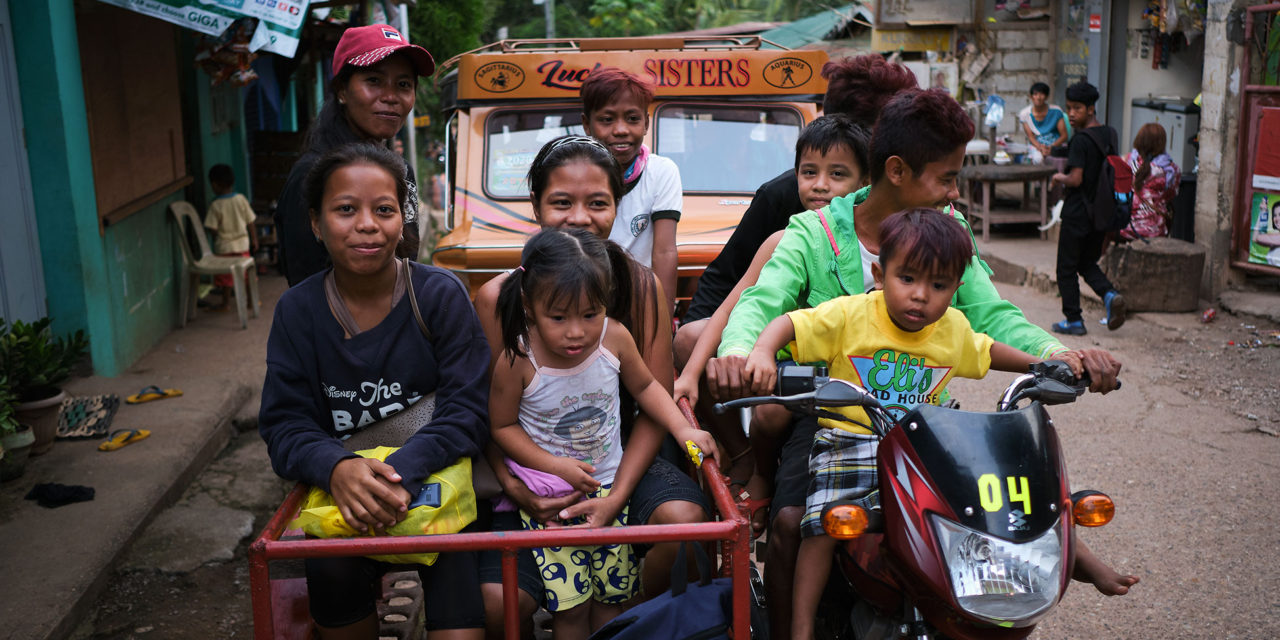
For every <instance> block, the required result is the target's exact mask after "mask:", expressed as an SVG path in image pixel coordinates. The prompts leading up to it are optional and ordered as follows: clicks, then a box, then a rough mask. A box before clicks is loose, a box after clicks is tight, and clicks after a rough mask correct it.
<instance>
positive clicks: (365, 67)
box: [274, 24, 435, 287]
mask: <svg viewBox="0 0 1280 640" xmlns="http://www.w3.org/2000/svg"><path fill="white" fill-rule="evenodd" d="M434 71H435V62H434V61H433V60H432V59H431V54H429V53H427V50H426V49H423V48H422V47H419V46H417V45H412V44H409V43H408V41H407V40H406V39H405V38H404V36H402V35H401V34H400V32H399V31H397V30H396V29H395V28H394V27H392V26H390V25H385V24H372V25H368V26H364V27H352V28H350V29H347V30H346V31H344V32H342V38H341V39H340V40H339V41H338V46H337V48H336V49H334V52H333V80H331V81H330V82H329V94H328V97H327V98H326V99H325V101H324V105H323V106H322V107H321V108H320V114H319V115H317V116H316V119H315V122H313V123H312V124H311V128H310V129H309V130H308V131H307V140H306V143H305V147H304V149H303V154H302V157H301V158H299V159H298V161H297V162H295V163H294V165H293V168H292V169H290V170H289V177H288V179H287V180H286V181H285V185H284V189H283V190H281V192H280V196H279V197H278V198H276V211H275V216H274V218H275V224H276V229H278V230H279V234H280V268H281V270H282V271H283V272H284V275H285V278H286V279H288V281H289V286H291V287H292V286H294V285H297V284H298V283H299V282H302V281H303V280H305V279H306V278H307V277H308V276H310V275H311V274H313V273H319V272H320V271H323V270H324V268H325V267H327V266H329V254H328V253H327V252H326V251H325V248H324V247H323V246H321V245H320V244H319V243H317V242H315V240H314V239H313V238H312V234H311V219H310V216H309V215H308V213H307V203H306V199H305V194H304V192H303V189H304V182H305V181H306V178H307V174H308V173H309V172H310V171H311V167H312V166H314V165H315V163H316V162H317V161H318V160H319V159H320V157H321V156H323V155H324V154H325V153H327V152H329V151H330V150H331V149H334V148H336V147H338V146H341V145H343V144H348V143H351V142H376V143H385V142H386V141H387V140H390V139H391V138H393V137H394V136H395V135H396V134H397V133H399V132H400V130H401V129H402V128H403V127H404V123H405V120H406V119H407V118H408V116H409V112H410V111H412V110H413V104H414V101H415V99H416V95H417V94H416V89H417V86H418V76H430V75H431V74H432V72H434ZM405 179H406V180H407V181H408V182H407V184H408V189H409V191H408V196H407V198H406V206H405V221H406V222H407V223H410V224H406V225H405V228H404V231H405V242H402V243H400V248H399V251H400V253H399V254H398V255H399V256H400V257H403V258H416V257H417V253H418V227H417V225H416V224H413V222H414V219H415V216H416V215H417V213H418V188H417V182H416V180H415V178H414V176H413V172H411V171H410V172H407V173H405Z"/></svg>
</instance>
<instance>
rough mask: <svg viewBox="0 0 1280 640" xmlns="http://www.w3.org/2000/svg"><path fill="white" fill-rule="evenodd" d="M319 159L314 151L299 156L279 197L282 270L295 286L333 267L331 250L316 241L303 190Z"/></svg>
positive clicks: (278, 223) (277, 202) (277, 201)
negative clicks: (330, 260)
mask: <svg viewBox="0 0 1280 640" xmlns="http://www.w3.org/2000/svg"><path fill="white" fill-rule="evenodd" d="M318 159H319V156H317V155H315V154H312V153H308V154H306V155H304V156H302V157H301V158H299V159H298V161H297V162H296V163H294V165H293V169H290V170H289V178H288V180H286V181H285V183H284V189H283V190H282V191H281V192H280V197H279V198H277V199H276V216H275V220H276V229H277V230H278V234H279V242H280V264H281V271H283V272H284V275H285V278H286V279H288V281H289V286H291V287H292V286H294V285H296V284H298V283H299V282H302V281H303V280H306V279H307V277H308V276H310V275H312V274H314V273H319V272H321V271H324V269H325V268H326V267H328V266H329V253H328V252H327V251H325V248H324V245H323V244H321V243H319V242H318V241H316V237H315V233H314V232H313V231H312V230H311V214H310V211H309V207H307V202H306V200H307V198H306V194H305V193H304V192H303V189H304V185H303V183H304V182H306V179H307V173H308V172H310V171H311V167H312V166H314V165H315V163H316V160H318Z"/></svg>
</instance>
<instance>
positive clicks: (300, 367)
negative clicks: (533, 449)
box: [258, 143, 490, 639]
mask: <svg viewBox="0 0 1280 640" xmlns="http://www.w3.org/2000/svg"><path fill="white" fill-rule="evenodd" d="M404 171H405V165H404V160H403V159H402V158H400V157H399V156H397V155H395V154H394V153H392V152H391V151H389V150H387V149H386V148H385V147H380V146H378V145H374V144H370V143H353V144H350V145H344V146H341V147H339V148H337V149H335V150H333V151H331V152H330V153H328V154H326V155H325V156H324V157H322V158H320V159H319V161H318V162H317V163H316V164H315V167H314V168H313V169H312V171H311V173H310V174H309V175H308V178H307V182H306V202H307V204H308V207H309V212H310V219H311V229H312V233H313V234H314V236H315V238H316V239H317V241H318V242H319V243H320V244H321V246H323V247H325V249H326V252H327V254H328V256H329V259H330V261H331V262H332V266H331V267H330V268H328V269H325V270H324V271H322V272H320V273H317V274H315V275H313V276H311V277H309V278H307V279H306V280H303V281H302V282H301V283H299V284H298V285H297V286H295V287H293V288H292V289H289V290H288V291H286V292H285V294H284V295H283V296H282V297H281V298H280V302H279V303H278V304H277V305H276V310H275V318H274V319H273V321H272V325H271V334H270V337H269V339H268V342H267V375H266V380H265V382H264V383H263V387H262V407H261V410H260V412H259V415H258V430H259V432H260V433H261V435H262V438H263V440H265V441H266V443H267V452H268V454H269V455H270V457H271V466H272V468H273V469H274V470H275V472H276V473H277V474H279V475H280V476H281V477H283V478H286V479H289V480H295V481H299V482H305V483H307V484H310V485H312V486H315V487H319V488H321V489H323V490H325V491H327V492H328V493H329V494H331V495H332V496H333V498H334V501H335V502H336V503H337V505H338V507H339V510H340V511H341V512H342V516H343V519H344V520H346V521H347V522H348V523H350V524H351V525H352V526H354V527H355V528H357V529H359V530H361V531H367V530H368V529H369V528H370V527H372V528H373V529H384V528H386V527H389V526H391V525H394V524H395V523H397V522H399V521H400V520H403V519H404V517H405V514H406V511H407V508H408V505H409V504H410V503H411V502H412V501H413V498H414V497H415V496H418V493H419V492H420V491H422V488H423V481H424V480H425V479H426V478H427V477H428V476H430V475H431V474H432V473H433V472H435V471H438V470H440V469H443V468H445V467H447V466H449V465H451V464H453V463H454V462H456V461H457V460H458V459H460V458H462V457H464V456H468V457H474V456H476V455H478V454H479V453H480V452H481V451H482V450H483V448H484V446H485V444H486V443H487V441H488V433H489V424H488V419H489V417H488V389H489V385H488V382H487V369H488V365H489V355H490V354H489V345H488V342H487V341H486V340H485V336H484V332H483V330H482V329H481V327H480V322H479V320H478V319H477V317H476V314H475V311H474V309H473V308H472V306H471V301H470V298H469V296H468V294H467V290H466V288H465V287H464V286H463V284H462V282H461V281H459V280H458V278H457V277H456V276H454V275H453V274H451V273H449V272H448V271H445V270H443V269H439V268H437V267H431V266H425V265H421V264H416V263H412V264H411V267H410V268H409V269H408V270H406V269H405V268H404V264H403V262H402V261H401V259H398V258H396V255H395V252H396V248H397V247H398V245H399V242H400V238H401V232H402V231H403V229H404V214H403V209H404V202H405V198H406V196H407V191H408V190H407V186H406V184H405V180H404V179H403V176H404V175H405V174H404ZM410 287H412V288H413V289H412V292H413V295H414V296H415V297H416V299H417V300H418V301H419V304H418V307H419V311H420V312H421V315H422V324H423V325H424V326H425V329H424V328H423V326H420V325H419V323H418V321H417V319H416V318H415V314H414V310H413V307H412V298H410V296H409V295H406V293H407V292H408V291H409V288H410ZM430 393H435V394H436V400H435V402H436V405H435V411H434V413H433V415H432V416H431V419H430V421H429V422H427V423H426V424H424V425H422V426H421V427H420V428H419V429H418V431H417V432H416V433H414V434H413V435H411V436H410V437H409V438H408V439H407V440H406V441H405V443H404V444H403V445H402V446H401V447H400V448H399V449H398V450H397V451H395V452H394V453H392V454H391V455H389V456H387V458H386V461H385V462H381V461H378V460H375V459H367V458H362V457H359V456H357V455H356V454H354V453H352V452H350V451H347V450H346V448H344V447H343V443H342V439H343V438H345V437H346V436H348V435H350V434H352V433H354V432H357V431H359V430H361V429H362V428H365V427H366V426H368V425H369V424H370V423H373V422H376V421H378V420H381V419H383V418H387V417H389V416H392V415H394V414H396V413H397V412H399V411H402V410H404V409H406V408H408V407H409V406H410V405H412V404H414V403H415V402H418V401H420V400H421V399H422V398H423V397H424V396H426V395H427V394H430ZM385 569H386V566H385V565H383V564H382V563H379V562H376V561H374V560H370V559H368V558H311V559H308V560H307V561H306V572H307V588H308V593H309V597H310V606H311V615H312V617H313V618H314V619H315V621H316V624H317V627H318V630H319V632H320V637H321V638H345V637H369V638H372V637H376V636H377V630H378V619H377V615H376V610H375V599H376V598H377V596H378V595H379V585H380V579H379V577H380V576H381V574H382V573H383V571H385ZM418 571H419V574H420V576H421V578H422V587H423V592H424V596H425V598H426V601H427V603H428V605H427V608H426V625H427V628H428V629H430V630H431V636H432V637H433V638H437V637H439V638H454V639H462V638H468V639H478V638H480V637H481V636H482V633H483V631H482V629H483V626H484V609H483V604H482V601H481V598H480V582H479V568H478V564H477V558H476V554H475V553H474V552H454V553H442V554H440V556H439V559H438V560H437V561H436V563H435V564H434V565H432V566H430V567H426V566H421V567H418Z"/></svg>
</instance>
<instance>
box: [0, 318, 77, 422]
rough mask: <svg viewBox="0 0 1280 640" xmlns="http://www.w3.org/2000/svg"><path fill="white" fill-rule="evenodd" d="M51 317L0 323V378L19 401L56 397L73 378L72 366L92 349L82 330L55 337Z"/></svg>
mask: <svg viewBox="0 0 1280 640" xmlns="http://www.w3.org/2000/svg"><path fill="white" fill-rule="evenodd" d="M49 325H50V321H49V319H48V318H42V319H40V320H37V321H35V322H33V323H30V324H28V323H26V322H23V321H21V320H15V321H14V322H13V324H8V323H6V322H5V321H4V320H0V376H2V377H4V378H5V379H7V380H8V382H9V388H10V389H11V390H12V393H13V394H14V395H15V396H17V398H18V402H31V401H32V400H40V399H43V398H47V397H49V396H53V395H56V394H57V388H58V385H61V384H62V383H63V382H66V380H67V378H69V377H70V376H71V367H73V366H75V364H76V362H77V361H79V360H80V358H82V357H84V354H85V353H86V352H87V351H88V350H89V341H88V340H86V339H85V337H84V332H83V331H77V332H75V334H74V335H71V336H63V337H60V338H55V337H54V336H53V331H52V330H50V328H49Z"/></svg>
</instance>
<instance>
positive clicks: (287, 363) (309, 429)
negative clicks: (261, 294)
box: [258, 288, 355, 491]
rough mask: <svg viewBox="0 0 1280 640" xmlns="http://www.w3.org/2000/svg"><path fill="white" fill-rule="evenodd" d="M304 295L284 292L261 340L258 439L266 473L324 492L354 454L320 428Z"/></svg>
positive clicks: (317, 383)
mask: <svg viewBox="0 0 1280 640" xmlns="http://www.w3.org/2000/svg"><path fill="white" fill-rule="evenodd" d="M304 292H305V293H304ZM310 293H312V292H311V291H310V290H306V289H305V288H299V289H293V290H291V291H286V292H285V294H284V296H281V298H280V301H279V302H278V303H277V304H276V310H275V315H274V318H273V319H272V322H271V334H270V336H269V337H268V338H267V375H266V379H265V380H264V382H263V384H262V406H261V408H260V410H259V412H258V433H259V434H261V435H262V439H263V441H265V442H266V443H267V455H268V456H270V458H271V468H272V469H274V470H275V472H276V473H277V474H278V475H279V476H280V477H282V478H285V479H287V480H295V481H301V482H305V483H307V484H309V485H312V486H316V487H320V488H321V489H324V490H325V491H329V478H330V476H331V475H332V474H333V468H334V467H335V466H337V464H338V462H340V461H342V460H343V459H345V458H351V457H354V456H355V454H354V453H351V452H349V451H347V450H346V449H344V448H343V447H342V444H341V443H340V442H339V441H338V439H337V438H336V437H335V436H334V435H333V434H332V433H330V432H329V431H327V430H326V429H325V427H324V426H322V425H323V424H324V416H323V414H324V413H325V410H324V408H323V402H324V400H323V399H322V398H320V397H318V396H317V395H316V390H318V389H319V388H320V380H319V378H318V377H317V373H316V371H317V369H318V365H317V355H316V351H315V344H314V342H313V341H312V340H311V339H310V338H311V337H312V336H313V335H314V333H315V330H316V329H315V326H314V324H313V323H312V318H313V317H314V314H313V311H312V309H311V307H309V306H308V305H307V304H306V300H305V299H304V296H305V295H308V294H310ZM300 294H301V295H300Z"/></svg>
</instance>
